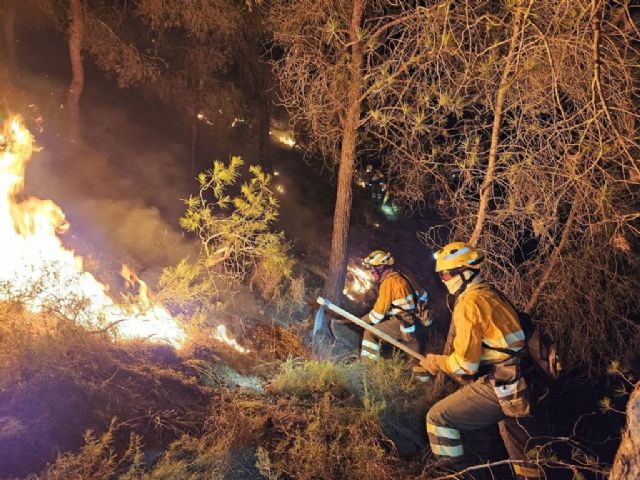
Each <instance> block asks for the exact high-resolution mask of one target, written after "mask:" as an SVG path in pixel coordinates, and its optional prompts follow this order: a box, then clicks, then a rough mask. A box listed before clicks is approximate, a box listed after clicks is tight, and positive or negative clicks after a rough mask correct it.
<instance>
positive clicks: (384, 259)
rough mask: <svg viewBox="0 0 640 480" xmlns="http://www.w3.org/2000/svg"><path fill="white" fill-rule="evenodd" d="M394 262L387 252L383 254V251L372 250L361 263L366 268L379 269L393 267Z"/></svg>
mask: <svg viewBox="0 0 640 480" xmlns="http://www.w3.org/2000/svg"><path fill="white" fill-rule="evenodd" d="M395 262H396V260H395V259H394V258H393V255H391V253H389V252H385V251H384V250H374V251H373V252H371V253H370V254H369V255H367V256H366V257H365V258H364V260H363V261H362V263H363V264H364V265H365V266H366V267H381V266H383V265H393V264H394V263H395Z"/></svg>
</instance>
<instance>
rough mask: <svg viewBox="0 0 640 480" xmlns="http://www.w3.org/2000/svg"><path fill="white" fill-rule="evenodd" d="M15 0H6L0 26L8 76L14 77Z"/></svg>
mask: <svg viewBox="0 0 640 480" xmlns="http://www.w3.org/2000/svg"><path fill="white" fill-rule="evenodd" d="M15 21H16V0H7V1H6V3H5V8H4V20H3V22H2V27H3V30H4V45H5V52H6V54H7V69H8V73H9V78H10V79H14V78H15V77H16V74H17V71H16V68H17V63H18V62H17V59H16V31H15Z"/></svg>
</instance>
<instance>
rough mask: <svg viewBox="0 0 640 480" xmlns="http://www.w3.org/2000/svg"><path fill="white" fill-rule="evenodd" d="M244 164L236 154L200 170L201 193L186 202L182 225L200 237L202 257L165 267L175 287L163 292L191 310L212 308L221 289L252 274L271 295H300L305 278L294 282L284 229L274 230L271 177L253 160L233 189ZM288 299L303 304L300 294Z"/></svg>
mask: <svg viewBox="0 0 640 480" xmlns="http://www.w3.org/2000/svg"><path fill="white" fill-rule="evenodd" d="M243 165H244V162H243V160H242V159H241V158H240V157H237V156H234V157H232V158H231V160H230V162H229V164H225V163H223V162H220V161H218V160H216V161H214V162H213V166H212V168H211V169H209V170H207V171H205V172H202V173H201V174H200V175H198V182H199V185H200V192H199V194H198V195H197V196H191V197H189V198H188V199H187V200H186V201H185V204H186V206H187V210H186V212H185V214H184V216H183V217H182V218H181V219H180V225H181V226H182V227H183V228H184V229H185V230H187V231H189V232H194V233H195V234H197V235H198V237H199V238H200V240H201V242H202V248H201V252H200V256H199V258H198V259H197V260H196V261H195V262H189V261H186V260H185V261H183V262H181V263H180V264H179V265H178V266H176V267H175V268H170V269H166V270H165V271H164V272H163V275H162V278H161V280H160V284H161V289H163V290H164V289H166V290H167V291H168V292H170V293H169V294H166V295H163V296H164V297H171V298H173V300H172V301H174V302H176V303H179V304H180V306H181V307H183V308H185V307H186V310H188V311H190V312H192V313H193V312H196V311H198V310H202V309H204V310H208V309H211V308H213V307H214V306H215V305H216V302H217V300H218V299H217V295H216V293H217V292H218V290H219V288H225V289H233V288H234V287H236V286H237V285H238V284H239V283H241V282H244V281H246V280H248V278H249V275H250V274H251V282H252V284H253V285H256V286H257V287H258V290H259V291H260V293H261V294H262V296H263V298H265V299H267V300H269V299H273V298H274V297H276V296H278V297H279V298H284V297H287V295H288V293H291V294H299V288H298V287H299V283H300V282H299V280H295V281H293V267H294V261H293V259H292V258H291V257H290V256H289V254H288V246H287V244H286V242H285V239H284V234H283V233H282V232H277V231H274V230H273V224H274V222H275V221H276V220H277V218H278V200H277V199H276V196H275V195H274V193H273V191H272V190H271V188H270V184H271V176H270V175H268V174H266V173H265V172H264V171H263V170H262V169H261V168H260V167H259V166H254V165H252V166H250V167H249V174H250V178H249V179H248V180H247V181H245V182H244V183H243V184H242V185H241V186H240V190H239V193H238V194H237V195H232V194H231V193H230V190H232V189H233V188H235V187H236V183H237V182H238V179H239V178H240V175H241V167H242V166H243ZM287 298H292V299H293V300H294V301H296V302H297V303H298V305H299V304H300V299H299V298H297V299H295V298H293V296H292V295H289V296H288V297H287ZM219 306H220V305H217V307H219Z"/></svg>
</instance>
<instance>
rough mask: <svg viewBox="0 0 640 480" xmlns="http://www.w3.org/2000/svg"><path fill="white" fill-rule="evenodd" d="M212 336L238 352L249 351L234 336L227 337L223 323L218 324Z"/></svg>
mask: <svg viewBox="0 0 640 480" xmlns="http://www.w3.org/2000/svg"><path fill="white" fill-rule="evenodd" d="M213 338H215V339H216V340H218V341H220V342H222V343H226V344H227V345H229V346H230V347H231V348H233V349H234V350H235V351H237V352H240V353H248V352H250V350H249V349H248V348H244V347H243V346H242V345H240V344H239V343H238V342H237V341H236V339H235V338H231V337H229V334H228V333H227V327H225V326H224V325H218V326H217V327H216V330H215V333H214V334H213Z"/></svg>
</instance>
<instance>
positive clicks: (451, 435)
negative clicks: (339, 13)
mask: <svg viewBox="0 0 640 480" xmlns="http://www.w3.org/2000/svg"><path fill="white" fill-rule="evenodd" d="M496 423H497V424H498V427H499V429H500V436H501V437H502V440H503V442H504V444H505V447H506V449H507V452H509V458H510V459H511V460H520V461H525V463H521V464H518V466H519V468H518V469H517V470H516V474H517V475H518V476H519V477H524V478H536V477H540V476H541V474H542V472H541V471H540V470H539V469H538V467H537V466H536V465H535V464H533V463H530V462H527V461H526V460H528V458H527V456H526V453H525V452H526V451H527V450H530V449H531V448H533V446H534V445H533V442H532V436H540V435H541V433H542V432H541V431H540V426H539V425H538V422H537V421H536V419H535V417H524V418H507V417H506V416H505V415H504V413H502V410H501V409H500V404H499V403H498V399H497V398H496V395H495V392H494V390H493V387H492V386H491V385H490V384H489V380H488V377H486V376H485V377H482V378H480V379H479V380H476V381H475V382H473V383H471V384H468V385H465V386H464V387H462V388H461V389H460V390H458V391H457V392H454V393H452V394H451V395H449V396H448V397H445V398H443V399H442V400H440V401H439V402H437V403H436V404H435V405H434V406H433V407H431V409H430V410H429V411H428V412H427V433H428V435H429V443H430V444H431V450H432V451H433V453H435V454H436V455H446V456H450V457H456V456H462V455H463V454H464V453H465V451H464V447H463V438H462V436H464V433H462V435H460V431H462V432H464V431H465V430H479V429H481V428H484V427H487V426H489V425H493V424H496Z"/></svg>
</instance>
